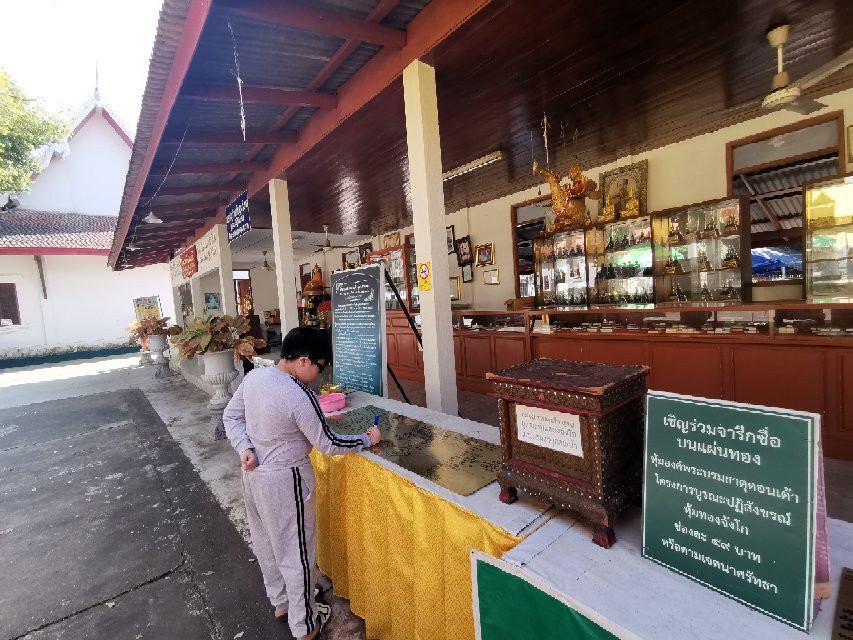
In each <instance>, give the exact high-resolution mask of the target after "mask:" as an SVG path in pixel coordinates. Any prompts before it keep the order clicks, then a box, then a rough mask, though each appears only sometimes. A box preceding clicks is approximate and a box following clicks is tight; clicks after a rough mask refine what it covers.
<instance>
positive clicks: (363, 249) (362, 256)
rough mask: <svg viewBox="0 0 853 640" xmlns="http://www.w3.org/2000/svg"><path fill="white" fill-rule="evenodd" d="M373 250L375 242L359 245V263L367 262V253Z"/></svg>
mask: <svg viewBox="0 0 853 640" xmlns="http://www.w3.org/2000/svg"><path fill="white" fill-rule="evenodd" d="M371 251H373V243H372V242H365V243H364V244H360V245H358V262H359V264H367V254H368V253H370V252H371Z"/></svg>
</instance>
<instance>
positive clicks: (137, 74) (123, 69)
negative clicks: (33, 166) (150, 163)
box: [0, 0, 163, 135]
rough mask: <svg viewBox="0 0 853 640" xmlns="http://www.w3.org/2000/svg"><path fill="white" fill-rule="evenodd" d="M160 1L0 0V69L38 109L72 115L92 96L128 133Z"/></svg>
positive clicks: (136, 108) (141, 88) (138, 101)
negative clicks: (97, 87)
mask: <svg viewBox="0 0 853 640" xmlns="http://www.w3.org/2000/svg"><path fill="white" fill-rule="evenodd" d="M162 3H163V0H0V8H2V14H3V46H2V47H0V68H2V69H3V70H4V71H6V73H8V74H9V76H10V77H11V78H12V80H13V81H14V82H15V83H16V84H17V85H18V86H19V87H20V88H21V89H22V90H23V92H24V93H25V94H26V95H27V97H28V98H33V99H36V101H37V104H38V105H40V106H41V107H42V108H43V109H45V110H46V111H48V112H49V113H52V114H54V115H58V116H60V117H63V118H66V119H67V120H69V121H70V120H71V119H72V118H73V116H74V115H75V114H76V113H77V111H78V110H79V109H80V108H81V107H82V106H83V105H84V104H85V102H86V101H87V100H88V99H89V98H90V97H91V96H92V93H93V91H94V88H95V63H96V61H97V66H98V75H99V84H100V91H101V98H102V100H103V101H104V102H105V103H106V104H107V105H108V106H109V107H110V110H111V112H112V113H113V115H114V116H115V117H116V118H118V120H120V121H121V123H122V125H124V126H125V127H126V128H127V129H128V131H129V133H131V135H133V132H134V131H135V130H136V122H137V119H138V117H139V107H140V104H141V101H142V92H143V91H144V90H145V81H146V79H147V78H148V61H149V59H150V57H151V47H152V46H153V44H154V34H155V32H156V28H157V18H158V15H159V12H160V6H161V5H162Z"/></svg>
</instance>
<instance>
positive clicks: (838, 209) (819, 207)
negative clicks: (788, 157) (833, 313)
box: [803, 175, 853, 303]
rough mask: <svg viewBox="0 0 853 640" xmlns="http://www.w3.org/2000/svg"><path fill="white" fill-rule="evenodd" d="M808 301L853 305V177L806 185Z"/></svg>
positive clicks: (805, 243) (805, 245)
mask: <svg viewBox="0 0 853 640" xmlns="http://www.w3.org/2000/svg"><path fill="white" fill-rule="evenodd" d="M804 203H805V227H806V236H805V242H804V243H803V244H804V248H805V261H806V269H805V271H806V298H807V299H808V300H809V301H810V302H844V303H849V302H853V175H848V176H844V177H842V178H834V179H831V180H823V181H821V182H814V183H811V184H809V185H806V188H805V195H804Z"/></svg>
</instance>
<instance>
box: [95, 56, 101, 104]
mask: <svg viewBox="0 0 853 640" xmlns="http://www.w3.org/2000/svg"><path fill="white" fill-rule="evenodd" d="M100 101H101V90H100V88H99V86H98V59H97V58H95V102H100Z"/></svg>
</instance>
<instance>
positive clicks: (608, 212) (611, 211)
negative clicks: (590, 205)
mask: <svg viewBox="0 0 853 640" xmlns="http://www.w3.org/2000/svg"><path fill="white" fill-rule="evenodd" d="M614 220H616V205H614V204H613V198H612V196H607V197H606V198H605V199H604V206H603V207H602V208H601V213H600V214H598V221H599V222H613V221H614Z"/></svg>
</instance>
